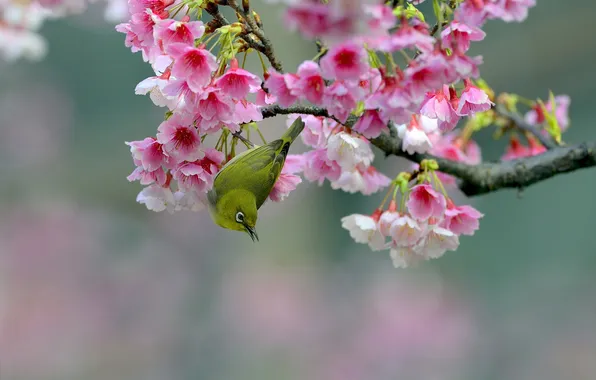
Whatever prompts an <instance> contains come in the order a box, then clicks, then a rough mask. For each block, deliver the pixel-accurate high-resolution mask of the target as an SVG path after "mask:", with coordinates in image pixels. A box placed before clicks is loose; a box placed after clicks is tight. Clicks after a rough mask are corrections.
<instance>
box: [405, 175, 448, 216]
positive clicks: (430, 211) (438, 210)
mask: <svg viewBox="0 0 596 380" xmlns="http://www.w3.org/2000/svg"><path fill="white" fill-rule="evenodd" d="M406 205H407V207H408V211H409V212H410V214H412V216H413V217H414V218H416V219H418V220H427V219H428V218H430V217H435V218H442V217H443V214H444V213H445V207H446V206H447V201H446V200H445V197H444V196H443V194H441V193H439V192H438V191H436V190H435V189H433V188H432V186H430V185H429V184H420V185H416V186H414V188H413V189H412V191H411V192H410V197H409V199H408V202H407V204H406Z"/></svg>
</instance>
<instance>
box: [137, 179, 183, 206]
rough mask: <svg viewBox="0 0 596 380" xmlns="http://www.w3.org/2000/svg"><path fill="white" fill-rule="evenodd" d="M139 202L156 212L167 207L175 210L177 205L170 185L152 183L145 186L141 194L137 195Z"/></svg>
mask: <svg viewBox="0 0 596 380" xmlns="http://www.w3.org/2000/svg"><path fill="white" fill-rule="evenodd" d="M137 202H138V203H141V204H144V205H145V206H146V207H147V209H149V210H151V211H155V212H161V211H164V210H166V209H168V210H169V211H173V208H174V206H175V205H176V200H175V199H174V194H172V190H170V189H169V188H168V187H162V186H159V185H155V184H153V185H151V186H148V187H145V188H144V189H143V190H141V192H140V193H139V195H137Z"/></svg>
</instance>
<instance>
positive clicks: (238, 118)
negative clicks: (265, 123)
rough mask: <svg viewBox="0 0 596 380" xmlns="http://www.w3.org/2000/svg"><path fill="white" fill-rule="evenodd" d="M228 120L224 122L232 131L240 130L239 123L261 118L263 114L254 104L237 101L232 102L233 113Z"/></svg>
mask: <svg viewBox="0 0 596 380" xmlns="http://www.w3.org/2000/svg"><path fill="white" fill-rule="evenodd" d="M230 117H231V118H232V119H231V120H230V121H224V124H225V125H226V126H227V127H228V128H229V129H230V130H231V131H232V132H236V131H239V130H240V124H243V123H249V122H251V121H255V122H257V121H261V120H263V114H262V113H261V111H260V110H259V108H258V107H257V105H256V104H254V103H250V102H246V101H238V102H236V103H235V104H234V113H233V114H232V115H231V116H230Z"/></svg>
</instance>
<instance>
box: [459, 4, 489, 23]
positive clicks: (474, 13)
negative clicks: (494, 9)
mask: <svg viewBox="0 0 596 380" xmlns="http://www.w3.org/2000/svg"><path fill="white" fill-rule="evenodd" d="M484 2H485V0H471V1H464V2H463V3H461V4H459V6H458V7H457V9H456V10H455V20H456V21H458V22H461V23H464V24H466V25H468V26H477V27H481V26H482V25H483V24H484V23H485V21H486V19H487V17H488V12H487V11H486V8H485V5H484Z"/></svg>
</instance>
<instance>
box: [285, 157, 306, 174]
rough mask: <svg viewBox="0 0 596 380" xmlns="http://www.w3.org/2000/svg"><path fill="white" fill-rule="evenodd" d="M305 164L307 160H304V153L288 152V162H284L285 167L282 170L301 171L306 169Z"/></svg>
mask: <svg viewBox="0 0 596 380" xmlns="http://www.w3.org/2000/svg"><path fill="white" fill-rule="evenodd" d="M305 164H306V162H305V161H304V156H303V155H300V154H288V155H287V157H286V162H285V163H284V167H283V169H282V171H281V172H282V173H288V174H296V173H300V172H302V171H303V170H304V165H305Z"/></svg>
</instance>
